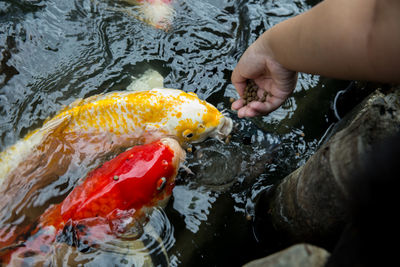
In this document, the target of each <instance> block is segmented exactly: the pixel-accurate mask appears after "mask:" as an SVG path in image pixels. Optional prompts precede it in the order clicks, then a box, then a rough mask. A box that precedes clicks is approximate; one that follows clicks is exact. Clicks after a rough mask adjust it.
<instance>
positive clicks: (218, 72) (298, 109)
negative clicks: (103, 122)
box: [0, 0, 346, 266]
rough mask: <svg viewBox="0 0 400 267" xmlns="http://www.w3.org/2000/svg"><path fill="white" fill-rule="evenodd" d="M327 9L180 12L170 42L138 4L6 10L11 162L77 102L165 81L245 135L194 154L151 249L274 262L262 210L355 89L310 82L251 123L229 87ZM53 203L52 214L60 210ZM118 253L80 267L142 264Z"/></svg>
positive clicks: (2, 56) (83, 1)
mask: <svg viewBox="0 0 400 267" xmlns="http://www.w3.org/2000/svg"><path fill="white" fill-rule="evenodd" d="M131 2H132V1H131ZM316 2H318V1H303V0H293V1H290V0H280V1H273V0H265V1H256V0H253V1H244V0H243V1H233V0H203V1H196V0H174V1H173V3H172V5H173V8H174V10H175V16H174V20H173V23H172V26H171V28H170V29H169V30H168V31H164V30H160V29H156V28H154V27H151V26H149V25H147V24H146V23H143V22H142V21H140V20H138V19H137V12H138V11H137V9H136V8H134V7H133V6H132V5H131V4H130V3H129V1H122V0H121V1H116V0H114V1H111V0H64V1H58V0H47V1H44V0H42V1H40V0H18V1H17V0H0V150H4V149H5V148H6V147H7V146H9V145H11V144H13V143H15V142H16V141H17V140H18V139H20V138H22V137H23V136H24V135H25V134H27V133H28V132H29V131H31V130H33V129H35V128H37V127H40V126H41V124H42V123H43V121H44V120H45V119H46V118H47V117H49V116H52V115H54V114H55V113H56V112H57V111H58V110H60V109H61V108H62V107H63V106H64V105H67V104H69V103H71V102H73V101H74V100H75V99H77V98H83V97H88V96H92V95H95V94H99V93H105V92H111V91H119V90H125V88H126V87H127V86H128V85H129V84H130V83H131V82H132V80H133V79H135V78H138V77H140V76H141V74H143V73H144V72H145V71H146V70H149V69H155V70H157V71H158V72H159V73H161V74H162V75H163V76H164V77H165V79H164V85H165V87H170V88H178V89H182V90H184V91H187V92H196V93H197V94H198V96H199V97H200V98H202V99H205V100H207V101H208V102H210V103H212V104H214V105H215V106H216V107H218V109H220V110H224V109H226V110H228V111H227V112H228V113H229V114H230V116H231V117H232V118H233V120H234V122H235V128H234V131H233V133H232V138H231V140H230V142H229V143H227V144H223V143H220V142H217V141H214V140H207V141H205V142H203V143H201V144H196V145H193V146H192V147H191V148H192V152H191V153H188V159H187V162H186V166H187V167H189V168H190V169H191V170H192V172H193V174H190V173H188V172H185V171H184V170H182V171H181V172H180V174H179V177H178V183H177V186H176V187H175V189H174V192H173V198H172V199H171V201H170V202H169V204H168V206H167V208H166V209H165V210H164V211H158V212H156V213H155V215H153V216H152V218H151V221H152V229H153V231H156V232H157V235H160V236H161V239H162V240H163V242H162V243H163V244H162V245H160V244H159V239H157V238H155V237H152V235H151V234H150V235H149V236H147V237H144V238H147V239H149V238H150V239H151V238H153V239H152V240H153V241H151V242H150V243H149V242H148V243H149V244H152V242H153V243H154V242H155V243H157V245H154V244H153V247H155V248H154V249H152V248H151V247H149V246H148V249H149V250H150V251H153V252H154V253H155V254H159V255H164V254H163V253H164V252H167V253H168V258H169V261H170V262H171V265H173V266H240V265H241V264H244V263H246V262H247V261H249V260H252V259H254V258H256V257H258V256H263V255H264V254H265V253H270V252H271V251H273V248H274V244H268V249H266V248H265V247H263V246H261V245H260V244H259V243H258V239H257V236H256V235H255V234H254V233H253V228H252V221H253V219H254V205H255V201H256V200H257V197H258V196H259V194H260V192H262V191H263V190H267V189H268V188H270V187H271V185H272V184H273V183H274V182H276V181H278V180H279V179H282V178H283V177H284V176H285V175H287V174H288V173H290V172H291V171H293V170H294V169H295V168H297V167H298V166H300V165H302V164H303V163H304V162H305V161H306V159H307V158H308V157H309V156H310V155H312V154H313V153H314V151H315V150H316V148H317V147H318V144H319V142H320V140H321V138H322V137H323V135H324V133H325V131H326V130H327V129H328V127H329V126H330V124H331V123H332V122H334V120H335V119H334V116H333V111H332V103H333V100H334V97H335V94H336V92H337V91H338V90H341V89H344V88H345V87H346V82H342V81H336V80H331V79H327V78H322V77H319V76H313V75H306V74H301V75H300V77H299V83H298V85H297V88H296V90H295V92H294V94H293V96H292V97H291V98H290V99H289V100H288V101H287V102H286V103H285V104H284V105H283V106H282V107H281V108H280V109H278V110H277V111H275V112H274V113H272V114H271V115H269V116H266V117H263V118H257V119H252V120H249V119H238V118H237V117H236V115H235V114H234V112H232V111H229V107H230V98H232V97H234V98H236V97H237V94H236V91H235V89H234V87H233V86H232V85H231V83H230V75H231V71H232V70H233V68H234V66H235V64H236V62H237V61H238V59H239V58H240V55H241V54H242V53H243V52H244V50H245V49H246V48H247V47H248V46H249V45H250V44H251V43H252V42H253V41H255V39H256V38H257V36H259V35H260V34H261V33H262V32H263V31H265V30H266V29H268V28H269V27H271V26H272V25H274V24H276V23H278V22H280V21H282V20H284V19H287V18H289V17H291V16H295V15H297V14H299V13H301V12H304V11H306V10H307V9H309V8H310V7H312V6H313V5H315V4H316ZM69 186H70V187H69V188H65V189H64V190H63V191H62V193H60V196H61V195H65V194H66V192H69V191H70V190H72V186H73V185H69ZM44 192H46V191H44ZM43 194H44V195H43V196H42V201H41V203H42V204H41V205H43V206H46V205H47V206H48V205H49V204H50V203H51V201H55V196H54V195H53V196H47V195H46V194H45V193H43ZM46 197H47V200H49V201H47V202H46ZM56 197H57V196H56ZM43 199H44V201H43ZM50 199H51V201H50ZM27 205H33V206H34V205H35V203H27ZM153 217H154V218H155V219H153ZM157 218H158V219H157ZM154 229H155V230H154ZM112 246H114V247H115V246H116V247H118V246H125V245H124V244H122V245H121V244H113V245H112ZM64 249H65V248H64ZM114 250H115V249H108V250H104V251H107V253H106V252H104V251H103V252H101V251H100V252H91V253H90V252H88V253H87V256H86V258H85V256H82V255H79V256H80V257H84V258H85V262H86V263H87V264H89V263H91V264H93V265H98V264H99V263H103V264H106V265H107V261H105V260H103V259H104V258H108V259H114V261H113V262H118V263H119V264H120V265H128V264H131V263H132V262H131V261H129V257H130V256H129V255H130V254H129V253H128V252H123V253H120V252H118V253H114V254H113V252H112V251H114ZM110 251H111V252H110ZM118 255H119V256H120V257H118ZM105 256H106V257H105ZM161 258H162V257H161ZM100 259H101V260H100ZM153 260H154V259H153ZM154 262H155V263H158V264H161V265H163V262H165V259H155V260H154ZM75 263H77V264H78V263H79V261H76V262H75ZM89 265H90V264H89ZM106 265H105V266H106Z"/></svg>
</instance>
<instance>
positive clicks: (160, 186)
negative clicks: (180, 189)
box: [157, 177, 167, 191]
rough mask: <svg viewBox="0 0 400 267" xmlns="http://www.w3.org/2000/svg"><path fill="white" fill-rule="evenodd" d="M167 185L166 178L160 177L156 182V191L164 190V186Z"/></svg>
mask: <svg viewBox="0 0 400 267" xmlns="http://www.w3.org/2000/svg"><path fill="white" fill-rule="evenodd" d="M166 183H167V178H165V177H161V178H160V179H159V180H158V181H157V190H158V191H161V190H163V189H164V187H165V185H166Z"/></svg>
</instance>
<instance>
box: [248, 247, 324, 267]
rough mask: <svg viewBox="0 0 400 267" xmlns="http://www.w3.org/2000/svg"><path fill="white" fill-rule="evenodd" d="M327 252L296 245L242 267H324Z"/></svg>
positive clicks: (317, 248) (321, 249)
mask: <svg viewBox="0 0 400 267" xmlns="http://www.w3.org/2000/svg"><path fill="white" fill-rule="evenodd" d="M329 255H330V254H329V252H327V251H326V250H325V249H323V248H319V247H316V246H312V245H310V244H304V243H302V244H297V245H293V246H291V247H289V248H287V249H284V250H282V251H279V252H277V253H275V254H272V255H270V256H268V257H265V258H261V259H257V260H254V261H251V262H249V263H247V264H245V265H244V267H260V266H273V267H280V266H282V267H303V266H304V267H320V266H324V265H325V262H326V261H327V259H328V257H329Z"/></svg>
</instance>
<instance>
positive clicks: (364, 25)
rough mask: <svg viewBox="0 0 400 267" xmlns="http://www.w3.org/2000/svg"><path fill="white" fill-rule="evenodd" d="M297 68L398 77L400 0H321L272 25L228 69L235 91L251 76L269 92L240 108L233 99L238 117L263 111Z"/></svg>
mask: <svg viewBox="0 0 400 267" xmlns="http://www.w3.org/2000/svg"><path fill="white" fill-rule="evenodd" d="M250 62H252V64H250ZM254 62H255V63H254ZM298 71H300V72H306V73H312V74H320V75H323V76H328V77H333V78H339V79H355V80H374V81H382V82H400V1H398V0H325V1H323V2H321V3H320V4H318V5H316V6H315V7H314V8H312V9H310V10H309V11H307V12H305V13H303V14H301V15H299V16H296V17H294V18H291V19H288V20H286V21H284V22H282V23H279V24H277V25H275V26H274V27H272V28H271V29H269V30H268V31H266V32H265V33H264V34H263V35H261V36H260V37H259V38H258V39H257V40H256V42H254V43H253V44H252V45H251V46H250V47H249V48H248V49H247V50H246V52H245V53H244V54H243V56H242V58H241V59H240V61H239V62H238V65H237V66H236V68H235V69H234V71H233V74H232V82H233V84H234V85H235V87H236V89H237V90H238V92H239V94H240V95H241V94H242V93H243V89H244V86H245V81H246V80H247V79H254V80H255V81H256V83H257V85H258V86H259V87H260V90H261V91H262V90H266V91H268V92H270V94H271V96H270V97H268V98H267V101H266V102H263V103H261V102H254V103H250V105H248V106H245V107H243V102H242V100H238V101H236V102H235V103H233V104H232V108H234V109H239V116H240V117H243V116H256V115H263V114H268V113H269V112H271V111H273V110H275V109H276V108H278V107H279V106H280V105H281V104H282V103H283V102H284V100H285V99H286V98H287V97H288V96H289V95H290V93H291V92H292V91H293V89H294V86H295V83H296V76H295V73H296V72H298ZM260 90H259V91H260ZM262 93H263V92H259V95H262Z"/></svg>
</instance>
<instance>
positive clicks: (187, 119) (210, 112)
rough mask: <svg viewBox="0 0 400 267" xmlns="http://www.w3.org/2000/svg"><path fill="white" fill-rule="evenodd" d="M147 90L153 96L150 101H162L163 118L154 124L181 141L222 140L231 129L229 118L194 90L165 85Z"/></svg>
mask: <svg viewBox="0 0 400 267" xmlns="http://www.w3.org/2000/svg"><path fill="white" fill-rule="evenodd" d="M148 92H149V93H150V94H154V96H156V97H155V98H153V99H154V102H157V103H163V111H162V117H163V118H160V119H159V121H158V122H157V127H160V128H161V129H165V130H166V132H167V133H169V134H171V135H173V136H175V137H177V138H178V140H179V141H180V142H181V143H185V142H190V143H197V142H201V141H203V140H205V139H206V138H208V137H214V138H217V139H220V140H222V139H223V138H225V137H227V136H228V135H229V133H230V132H231V130H232V125H233V123H232V120H231V119H230V118H228V117H225V116H224V115H223V114H222V113H221V112H220V111H219V110H218V109H217V108H215V107H214V106H213V105H212V104H210V103H207V102H206V101H204V100H201V99H199V98H198V96H197V95H196V94H195V93H186V92H184V91H182V90H177V89H165V88H163V89H153V90H150V91H148ZM149 99H150V98H149ZM153 114H154V113H153Z"/></svg>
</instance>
